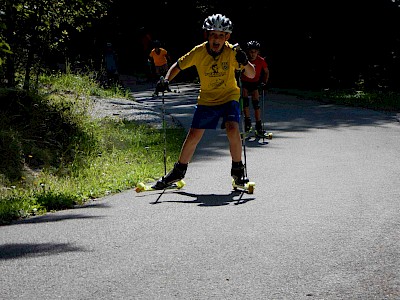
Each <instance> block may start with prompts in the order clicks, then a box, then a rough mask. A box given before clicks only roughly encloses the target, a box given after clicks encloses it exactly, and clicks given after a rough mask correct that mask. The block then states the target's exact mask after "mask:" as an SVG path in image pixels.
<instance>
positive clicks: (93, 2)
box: [1, 0, 112, 89]
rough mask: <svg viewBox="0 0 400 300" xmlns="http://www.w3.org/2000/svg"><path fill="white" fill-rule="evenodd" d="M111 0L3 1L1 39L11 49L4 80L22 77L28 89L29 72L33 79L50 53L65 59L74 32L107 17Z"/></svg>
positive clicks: (8, 54) (7, 57)
mask: <svg viewBox="0 0 400 300" xmlns="http://www.w3.org/2000/svg"><path fill="white" fill-rule="evenodd" d="M111 4H112V0H85V1H84V0H61V1H60V0H57V1H54V0H12V1H10V0H6V1H5V2H3V3H2V7H1V9H2V11H3V12H4V14H3V18H2V23H3V24H4V25H5V26H3V28H2V31H1V36H2V37H3V39H4V40H5V42H6V43H7V44H8V45H9V46H10V50H11V52H8V53H7V56H6V62H7V66H6V68H7V69H8V72H6V80H7V82H8V83H9V85H11V86H13V85H14V84H15V78H14V76H17V77H18V76H22V73H21V74H19V72H21V71H23V73H24V81H23V82H24V84H23V85H24V87H25V89H29V86H30V78H31V71H32V70H35V73H36V75H38V74H39V73H40V70H41V69H42V68H43V67H45V66H46V64H47V63H49V61H48V60H47V59H46V58H47V57H48V56H49V54H50V56H51V54H52V53H53V52H61V53H63V54H64V55H65V56H66V57H67V56H68V51H69V47H71V46H72V45H69V44H68V43H69V41H70V38H71V35H72V34H73V32H81V31H83V30H84V29H85V28H87V27H90V26H91V25H92V22H93V21H94V20H96V19H99V18H102V17H104V16H105V15H106V13H107V9H108V7H109V5H111Z"/></svg>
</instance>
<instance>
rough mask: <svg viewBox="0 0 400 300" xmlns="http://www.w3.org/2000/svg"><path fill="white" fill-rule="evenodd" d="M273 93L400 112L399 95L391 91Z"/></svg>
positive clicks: (293, 90)
mask: <svg viewBox="0 0 400 300" xmlns="http://www.w3.org/2000/svg"><path fill="white" fill-rule="evenodd" d="M273 91H274V92H277V93H281V94H287V95H294V96H297V97H299V98H302V99H313V100H318V101H322V102H325V103H334V104H339V105H348V106H353V107H362V108H368V109H373V110H380V111H386V112H400V93H398V92H392V91H368V92H367V91H365V90H363V89H360V90H356V89H351V90H329V89H327V90H322V91H304V90H299V89H274V90H273Z"/></svg>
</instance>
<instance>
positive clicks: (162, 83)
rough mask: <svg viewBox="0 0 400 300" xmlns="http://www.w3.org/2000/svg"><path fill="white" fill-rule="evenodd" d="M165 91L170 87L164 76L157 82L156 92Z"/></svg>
mask: <svg viewBox="0 0 400 300" xmlns="http://www.w3.org/2000/svg"><path fill="white" fill-rule="evenodd" d="M165 91H170V88H169V81H168V80H166V79H164V77H162V78H160V80H159V81H158V82H157V85H156V92H157V93H159V92H165Z"/></svg>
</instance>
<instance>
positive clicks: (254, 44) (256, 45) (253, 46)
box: [247, 41, 261, 50]
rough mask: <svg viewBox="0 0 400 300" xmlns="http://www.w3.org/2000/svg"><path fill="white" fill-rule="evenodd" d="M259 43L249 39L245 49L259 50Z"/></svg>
mask: <svg viewBox="0 0 400 300" xmlns="http://www.w3.org/2000/svg"><path fill="white" fill-rule="evenodd" d="M260 48H261V45H260V43H259V42H257V41H250V42H247V49H256V50H260Z"/></svg>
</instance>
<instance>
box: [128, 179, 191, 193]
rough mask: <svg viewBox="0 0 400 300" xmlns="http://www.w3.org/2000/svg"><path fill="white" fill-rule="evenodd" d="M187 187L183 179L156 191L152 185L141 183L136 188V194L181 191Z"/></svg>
mask: <svg viewBox="0 0 400 300" xmlns="http://www.w3.org/2000/svg"><path fill="white" fill-rule="evenodd" d="M185 185H186V182H185V181H183V180H182V179H181V180H179V181H177V182H175V183H173V184H171V185H169V186H166V187H165V188H162V189H156V188H154V187H153V186H152V185H148V184H145V183H143V182H139V183H138V184H137V185H136V187H135V192H136V193H142V192H150V191H160V190H180V189H181V188H183V187H184V186H185Z"/></svg>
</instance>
